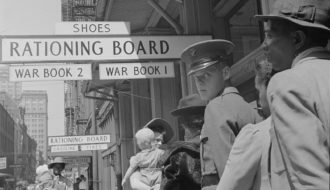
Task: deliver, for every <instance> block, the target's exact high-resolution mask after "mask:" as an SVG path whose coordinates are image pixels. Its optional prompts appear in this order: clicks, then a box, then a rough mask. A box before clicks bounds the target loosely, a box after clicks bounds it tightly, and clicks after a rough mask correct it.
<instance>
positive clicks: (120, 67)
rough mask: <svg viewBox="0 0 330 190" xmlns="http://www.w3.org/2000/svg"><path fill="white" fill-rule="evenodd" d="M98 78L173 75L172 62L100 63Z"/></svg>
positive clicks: (162, 76) (137, 77)
mask: <svg viewBox="0 0 330 190" xmlns="http://www.w3.org/2000/svg"><path fill="white" fill-rule="evenodd" d="M99 70H100V79H101V80H111V79H139V78H169V77H174V65H173V62H159V63H117V64H100V65H99Z"/></svg>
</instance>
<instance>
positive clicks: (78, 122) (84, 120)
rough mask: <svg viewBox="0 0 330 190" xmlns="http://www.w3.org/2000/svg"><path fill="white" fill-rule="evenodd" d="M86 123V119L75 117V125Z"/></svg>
mask: <svg viewBox="0 0 330 190" xmlns="http://www.w3.org/2000/svg"><path fill="white" fill-rule="evenodd" d="M87 123H88V119H77V121H76V124H77V125H85V124H87Z"/></svg>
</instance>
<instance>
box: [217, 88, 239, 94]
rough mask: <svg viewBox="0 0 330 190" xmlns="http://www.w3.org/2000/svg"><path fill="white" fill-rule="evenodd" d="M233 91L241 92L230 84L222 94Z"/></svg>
mask: <svg viewBox="0 0 330 190" xmlns="http://www.w3.org/2000/svg"><path fill="white" fill-rule="evenodd" d="M231 93H235V94H239V92H238V90H237V88H235V87H232V86H229V87H226V88H225V89H224V90H223V92H222V94H221V96H224V95H226V94H231Z"/></svg>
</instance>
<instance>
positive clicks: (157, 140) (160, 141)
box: [153, 132, 164, 148]
mask: <svg viewBox="0 0 330 190" xmlns="http://www.w3.org/2000/svg"><path fill="white" fill-rule="evenodd" d="M154 133H155V140H154V143H153V146H154V147H157V148H159V147H160V146H161V145H162V144H163V140H164V134H162V133H158V132H154Z"/></svg>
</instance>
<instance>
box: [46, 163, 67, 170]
mask: <svg viewBox="0 0 330 190" xmlns="http://www.w3.org/2000/svg"><path fill="white" fill-rule="evenodd" d="M55 164H61V165H62V168H65V163H63V162H54V163H51V164H49V165H48V168H49V169H52V168H53V167H54V165H55Z"/></svg>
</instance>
